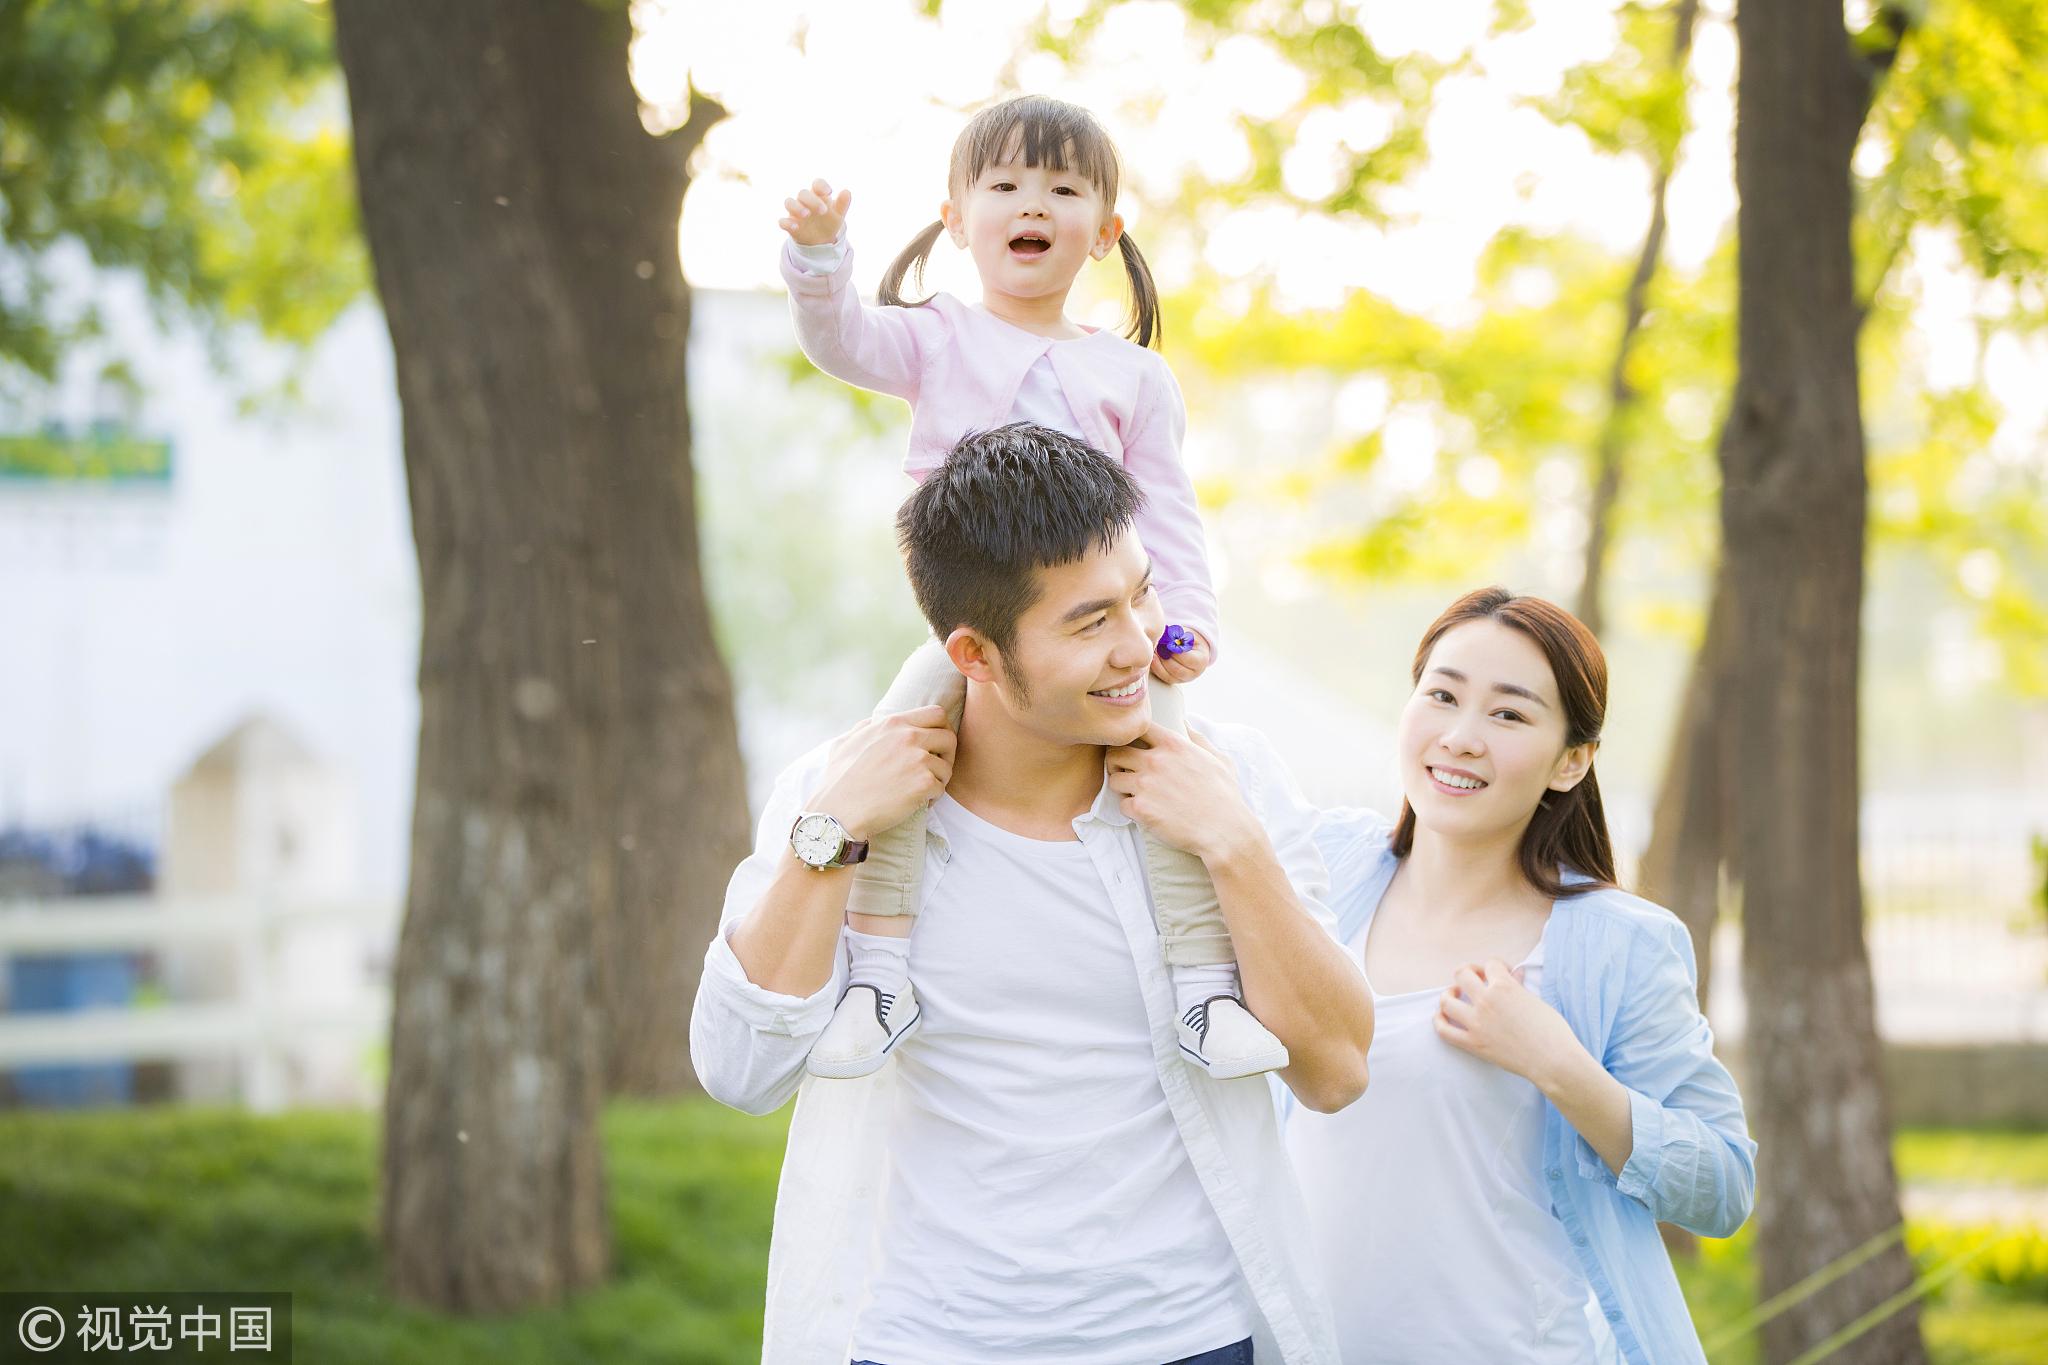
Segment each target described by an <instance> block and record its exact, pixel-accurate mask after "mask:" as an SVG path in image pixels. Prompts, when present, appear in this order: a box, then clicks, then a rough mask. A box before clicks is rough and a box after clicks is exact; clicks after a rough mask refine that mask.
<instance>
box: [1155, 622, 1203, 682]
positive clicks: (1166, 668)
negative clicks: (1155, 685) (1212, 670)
mask: <svg viewBox="0 0 2048 1365" xmlns="http://www.w3.org/2000/svg"><path fill="white" fill-rule="evenodd" d="M1188 634H1190V635H1192V636H1194V637H1195V647H1194V648H1193V649H1188V650H1183V651H1181V652H1180V653H1179V654H1168V655H1163V656H1162V655H1159V654H1154V655H1153V656H1152V676H1153V677H1155V678H1157V679H1159V680H1160V681H1161V682H1170V683H1190V682H1193V681H1194V680H1195V679H1197V678H1199V677H1201V676H1202V675H1203V674H1204V673H1206V672H1208V671H1209V665H1210V664H1211V663H1212V662H1213V661H1214V660H1215V658H1216V656H1215V655H1214V654H1213V653H1211V652H1210V650H1209V641H1208V640H1207V638H1205V637H1204V636H1203V634H1202V632H1201V631H1199V630H1191V631H1189V632H1188Z"/></svg>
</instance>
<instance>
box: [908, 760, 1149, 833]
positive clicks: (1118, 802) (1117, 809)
mask: <svg viewBox="0 0 2048 1365" xmlns="http://www.w3.org/2000/svg"><path fill="white" fill-rule="evenodd" d="M1131 823H1133V821H1132V820H1131V817H1130V816H1128V815H1125V814H1124V809H1123V798H1122V797H1120V796H1118V795H1117V794H1116V793H1115V792H1113V791H1111V790H1110V787H1109V774H1108V773H1107V772H1105V773H1104V774H1103V775H1102V788H1101V790H1099V791H1097V792H1096V793H1095V800H1094V801H1093V802H1092V803H1091V804H1090V805H1089V807H1088V809H1087V810H1085V811H1082V812H1081V813H1080V814H1079V815H1077V816H1075V817H1074V833H1076V834H1079V833H1080V832H1081V827H1082V826H1083V825H1107V826H1109V827H1110V828H1112V829H1122V828H1123V827H1124V826H1126V825H1129V824H1131ZM924 828H925V837H926V838H927V839H931V840H936V841H938V843H939V844H940V845H941V846H942V847H946V848H948V849H950V847H951V845H950V843H949V841H948V840H947V838H946V813H945V808H944V807H942V806H940V805H937V804H936V803H935V804H934V805H933V806H932V808H931V813H930V816H929V818H928V819H926V821H925V827H924Z"/></svg>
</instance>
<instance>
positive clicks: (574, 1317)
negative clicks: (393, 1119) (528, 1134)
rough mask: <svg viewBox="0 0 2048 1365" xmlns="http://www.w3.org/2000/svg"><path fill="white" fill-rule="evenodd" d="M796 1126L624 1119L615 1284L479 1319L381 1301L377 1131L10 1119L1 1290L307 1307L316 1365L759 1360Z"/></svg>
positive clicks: (341, 1120) (299, 1333)
mask: <svg viewBox="0 0 2048 1365" xmlns="http://www.w3.org/2000/svg"><path fill="white" fill-rule="evenodd" d="M784 1121H785V1120H783V1119H780V1118H777V1119H768V1120H763V1119H755V1118H749V1117H746V1116H745V1115H741V1114H737V1113H734V1112H732V1111H731V1110H727V1109H722V1108H720V1107H719V1106H717V1105H714V1104H712V1103H710V1102H709V1101H697V1102H693V1103H684V1104H667V1105H649V1104H618V1105H614V1106H612V1107H611V1108H610V1109H609V1110H608V1111H607V1113H606V1115H605V1121H604V1143H605V1159H606V1166H607V1170H608V1173H609V1176H610V1199H611V1210H612V1215H613V1234H614V1238H615V1242H614V1252H615V1267H616V1273H615V1274H614V1277H613V1279H612V1281H611V1283H609V1284H607V1285H605V1286H604V1287H603V1288H601V1289H598V1290H595V1291H593V1292H591V1293H588V1294H584V1295H581V1296H579V1297H578V1298H576V1299H574V1300H573V1301H571V1302H569V1303H567V1304H564V1305H562V1306H560V1307H557V1308H550V1309H540V1310H534V1311H530V1312H525V1313H520V1314H517V1315H515V1316H511V1317H505V1318H497V1319H484V1320H464V1319H457V1318H449V1317H443V1316H440V1315H437V1314H433V1313H427V1312H423V1311H421V1310H418V1309H415V1308H411V1307H408V1306H405V1305H401V1304H399V1303H396V1302H394V1301H393V1300H392V1299H390V1298H389V1297H388V1296H387V1295H386V1294H385V1292H384V1288H383V1272H382V1266H381V1263H380V1259H381V1258H380V1255H379V1250H378V1243H377V1236H376V1189H377V1177H376V1156H377V1134H376V1119H375V1116H374V1115H370V1114H355V1113H319V1112H306V1113H297V1114H290V1115H285V1116H281V1117H276V1118H257V1117H252V1116H249V1115H244V1114H235V1113H223V1112H217V1111H206V1110H142V1111H128V1112H109V1113H93V1114H77V1115H54V1114H21V1113H15V1114H6V1115H0V1147H4V1148H5V1150H6V1151H7V1153H8V1160H7V1161H6V1163H4V1168H0V1284H5V1285H6V1286H7V1287H8V1288H9V1289H13V1290H33V1289H57V1288H63V1289H70V1290H148V1289H160V1290H218V1289H238V1288H241V1289H264V1290H284V1291H289V1292H290V1293H291V1294H292V1295H293V1296H294V1298H293V1330H294V1337H295V1346H296V1349H297V1352H298V1357H299V1359H301V1360H335V1361H382V1362H394V1363H397V1365H439V1363H440V1362H444V1361H451V1360H490V1361H493V1362H496V1365H542V1362H563V1361H587V1362H592V1365H596V1363H597V1362H604V1365H632V1362H648V1365H652V1363H653V1362H656V1361H660V1362H695V1363H697V1365H711V1363H712V1362H730V1361H742V1360H754V1359H758V1358H759V1355H760V1349H761V1345H760V1343H761V1295H762V1292H763V1288H764V1286H765V1283H766V1268H767V1258H768V1229H769V1222H770V1217H771V1212H772V1210H773V1208H774V1200H775V1180H776V1173H777V1171H778V1170H779V1168H780V1166H781V1160H782V1142H783V1125H784Z"/></svg>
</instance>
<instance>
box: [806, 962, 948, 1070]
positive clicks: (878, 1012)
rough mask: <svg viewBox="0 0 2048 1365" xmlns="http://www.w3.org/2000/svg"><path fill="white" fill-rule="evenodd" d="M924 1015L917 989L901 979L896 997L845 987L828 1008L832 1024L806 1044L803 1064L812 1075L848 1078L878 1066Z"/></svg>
mask: <svg viewBox="0 0 2048 1365" xmlns="http://www.w3.org/2000/svg"><path fill="white" fill-rule="evenodd" d="M923 1017H924V1013H923V1011H922V1010H920V1009H918V1007H917V992H915V991H913V990H912V989H911V988H910V984H909V983H908V982H905V983H904V986H903V993H902V994H901V995H885V994H883V993H882V992H881V991H879V990H877V989H876V988H875V987H873V986H848V987H847V988H846V994H845V995H842V996H840V997H839V1004H838V1006H837V1008H835V1009H834V1010H833V1011H832V1022H831V1023H829V1024H827V1025H825V1031H824V1032H823V1033H821V1034H819V1035H818V1041H817V1042H815V1043H813V1044H812V1045H811V1055H810V1057H809V1058H808V1059H807V1060H806V1061H805V1062H804V1067H805V1069H806V1070H808V1071H809V1072H810V1073H811V1074H812V1075H813V1076H823V1077H825V1078H826V1079H827V1080H834V1081H848V1080H852V1079H853V1078H854V1077H856V1076H866V1075H869V1074H871V1073H873V1072H876V1071H880V1070H881V1069H882V1063H883V1062H886V1061H888V1060H889V1050H890V1049H891V1048H893V1047H895V1046H896V1044H898V1043H900V1042H902V1041H903V1040H904V1039H905V1038H908V1037H909V1036H910V1035H911V1034H912V1033H914V1032H916V1031H917V1021H918V1020H919V1019H921V1018H923Z"/></svg>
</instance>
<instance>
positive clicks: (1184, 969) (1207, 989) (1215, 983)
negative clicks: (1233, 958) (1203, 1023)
mask: <svg viewBox="0 0 2048 1365" xmlns="http://www.w3.org/2000/svg"><path fill="white" fill-rule="evenodd" d="M1167 970H1168V971H1170V972H1172V973H1173V1008H1174V1011H1175V1012H1176V1013H1178V1014H1181V1015H1183V1016H1184V1015H1186V1014H1187V1012H1188V1011H1189V1010H1191V1009H1193V1008H1194V1007H1195V1006H1197V1005H1199V1004H1201V1003H1202V1002H1203V1001H1204V1000H1207V999H1209V998H1210V997H1211V996H1216V995H1228V996H1231V997H1233V998H1234V999H1237V1000H1242V999H1244V993H1243V992H1242V991H1241V990H1240V989H1239V988H1238V984H1237V964H1236V963H1235V962H1215V963H1204V964H1202V965H1200V966H1195V965H1191V964H1188V963H1176V964H1174V965H1173V966H1171V967H1169V968H1167Z"/></svg>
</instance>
